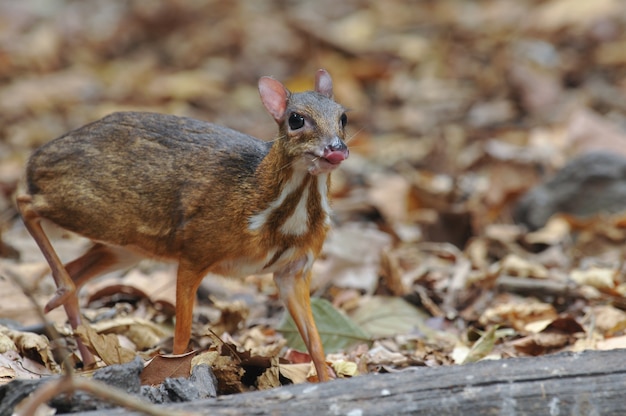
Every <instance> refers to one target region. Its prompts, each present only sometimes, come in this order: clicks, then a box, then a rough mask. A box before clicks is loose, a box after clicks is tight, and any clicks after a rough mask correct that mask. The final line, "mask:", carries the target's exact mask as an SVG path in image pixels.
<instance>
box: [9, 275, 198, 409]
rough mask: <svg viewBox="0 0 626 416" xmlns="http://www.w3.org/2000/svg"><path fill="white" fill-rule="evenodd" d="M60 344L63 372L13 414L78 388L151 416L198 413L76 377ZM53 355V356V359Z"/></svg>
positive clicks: (54, 336)
mask: <svg viewBox="0 0 626 416" xmlns="http://www.w3.org/2000/svg"><path fill="white" fill-rule="evenodd" d="M4 273H5V274H6V275H7V276H8V277H9V278H10V279H11V280H12V281H14V282H15V283H16V284H17V285H18V286H20V288H21V289H22V291H23V292H24V294H25V295H26V297H27V298H28V299H29V300H30V302H31V303H32V304H33V306H34V307H35V311H36V312H37V314H38V315H39V318H40V319H41V321H42V322H43V323H44V326H45V330H46V334H47V335H48V336H49V337H50V339H51V340H54V341H59V340H60V336H59V333H58V332H57V330H56V329H55V328H54V326H53V325H52V324H51V323H50V322H49V321H48V320H47V319H46V318H45V316H44V313H43V310H42V309H41V307H40V306H39V304H38V303H37V300H36V299H35V298H34V297H33V295H32V294H31V293H30V291H29V290H28V288H27V287H26V285H25V284H24V282H23V281H22V279H21V278H20V277H19V276H17V275H15V274H14V273H12V272H11V271H9V270H4ZM57 344H58V345H59V346H60V348H61V351H62V352H63V360H62V362H63V367H64V375H63V376H62V377H61V378H59V379H55V380H49V381H47V382H45V383H43V385H42V386H41V387H39V388H37V390H35V391H34V392H33V393H32V394H31V395H30V397H28V398H27V399H25V400H24V401H22V407H21V409H20V410H16V411H15V413H14V415H15V416H30V415H34V414H36V411H37V409H38V408H39V406H41V405H42V404H44V403H47V402H49V401H50V400H51V399H52V398H54V397H56V396H58V395H60V394H65V393H75V392H76V391H78V390H82V391H85V392H87V393H90V394H91V395H93V396H95V397H98V398H100V399H102V400H107V401H109V402H111V403H113V404H115V405H118V406H123V407H126V408H128V409H131V410H136V411H138V412H143V413H145V414H147V415H151V416H170V415H175V416H192V415H198V413H194V412H180V411H174V410H172V409H164V408H161V407H159V406H157V405H154V404H152V403H148V402H145V401H143V400H140V399H138V398H136V397H135V396H132V395H130V394H128V393H126V392H124V391H122V390H120V389H118V388H116V387H114V386H110V385H108V384H106V383H103V382H101V381H97V380H92V379H86V378H81V377H77V376H76V375H75V374H74V371H73V367H72V363H71V362H70V361H69V357H70V356H71V354H70V352H69V351H68V350H67V348H65V347H64V346H63V345H64V344H63V343H62V342H57ZM56 358H57V357H55V359H56Z"/></svg>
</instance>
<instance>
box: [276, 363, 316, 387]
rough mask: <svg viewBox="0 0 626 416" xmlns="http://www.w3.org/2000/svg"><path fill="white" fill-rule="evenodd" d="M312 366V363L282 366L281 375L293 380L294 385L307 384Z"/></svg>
mask: <svg viewBox="0 0 626 416" xmlns="http://www.w3.org/2000/svg"><path fill="white" fill-rule="evenodd" d="M312 365H313V364H312V363H301V364H280V366H279V368H280V375H281V376H283V377H285V378H287V379H289V380H291V382H292V383H293V384H301V383H306V382H307V377H308V375H309V373H310V372H311V367H312Z"/></svg>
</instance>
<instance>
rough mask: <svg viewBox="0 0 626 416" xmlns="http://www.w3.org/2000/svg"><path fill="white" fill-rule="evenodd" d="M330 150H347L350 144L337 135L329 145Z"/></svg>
mask: <svg viewBox="0 0 626 416" xmlns="http://www.w3.org/2000/svg"><path fill="white" fill-rule="evenodd" d="M328 150H330V151H331V152H336V151H342V152H343V151H346V150H348V146H346V144H345V143H344V142H343V140H341V139H340V138H338V137H336V138H335V140H333V141H332V142H331V143H330V144H329V145H328Z"/></svg>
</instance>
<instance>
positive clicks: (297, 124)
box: [289, 113, 304, 130]
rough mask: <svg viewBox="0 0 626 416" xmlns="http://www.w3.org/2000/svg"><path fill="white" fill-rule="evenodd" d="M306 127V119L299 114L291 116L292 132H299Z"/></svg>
mask: <svg viewBox="0 0 626 416" xmlns="http://www.w3.org/2000/svg"><path fill="white" fill-rule="evenodd" d="M303 126H304V117H302V116H301V115H300V114H298V113H291V115H289V128H290V129H291V130H298V129H301V128H302V127H303Z"/></svg>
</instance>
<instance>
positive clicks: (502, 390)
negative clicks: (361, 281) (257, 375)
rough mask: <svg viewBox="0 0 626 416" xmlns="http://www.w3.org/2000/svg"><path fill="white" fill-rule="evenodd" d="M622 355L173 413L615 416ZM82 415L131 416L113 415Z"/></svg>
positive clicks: (522, 361)
mask: <svg viewBox="0 0 626 416" xmlns="http://www.w3.org/2000/svg"><path fill="white" fill-rule="evenodd" d="M625 391H626V350H612V351H584V352H579V353H560V354H555V355H547V356H542V357H537V358H510V359H503V360H497V361H481V362H478V363H475V364H467V365H463V366H461V365H454V366H446V367H437V368H426V367H416V368H414V369H410V370H406V371H402V372H397V373H387V374H369V375H364V376H360V377H354V378H352V379H346V380H335V381H331V382H328V383H324V384H304V385H292V386H285V387H281V388H277V389H273V390H267V391H259V392H252V393H244V394H237V395H231V396H221V397H218V398H216V399H206V400H199V401H194V402H190V403H184V404H180V405H174V406H172V408H176V409H178V410H185V411H190V412H198V413H199V414H201V415H239V414H253V415H281V414H285V415H293V414H298V416H306V415H320V414H333V415H402V414H419V415H437V416H442V415H487V414H492V415H622V414H624V412H625V410H624V407H625V402H624V392H625ZM80 415H83V416H105V415H106V416H111V415H124V416H131V415H132V416H134V415H138V413H134V412H129V411H128V410H122V409H119V410H118V409H115V410H110V409H109V410H106V411H94V412H84V413H80Z"/></svg>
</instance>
